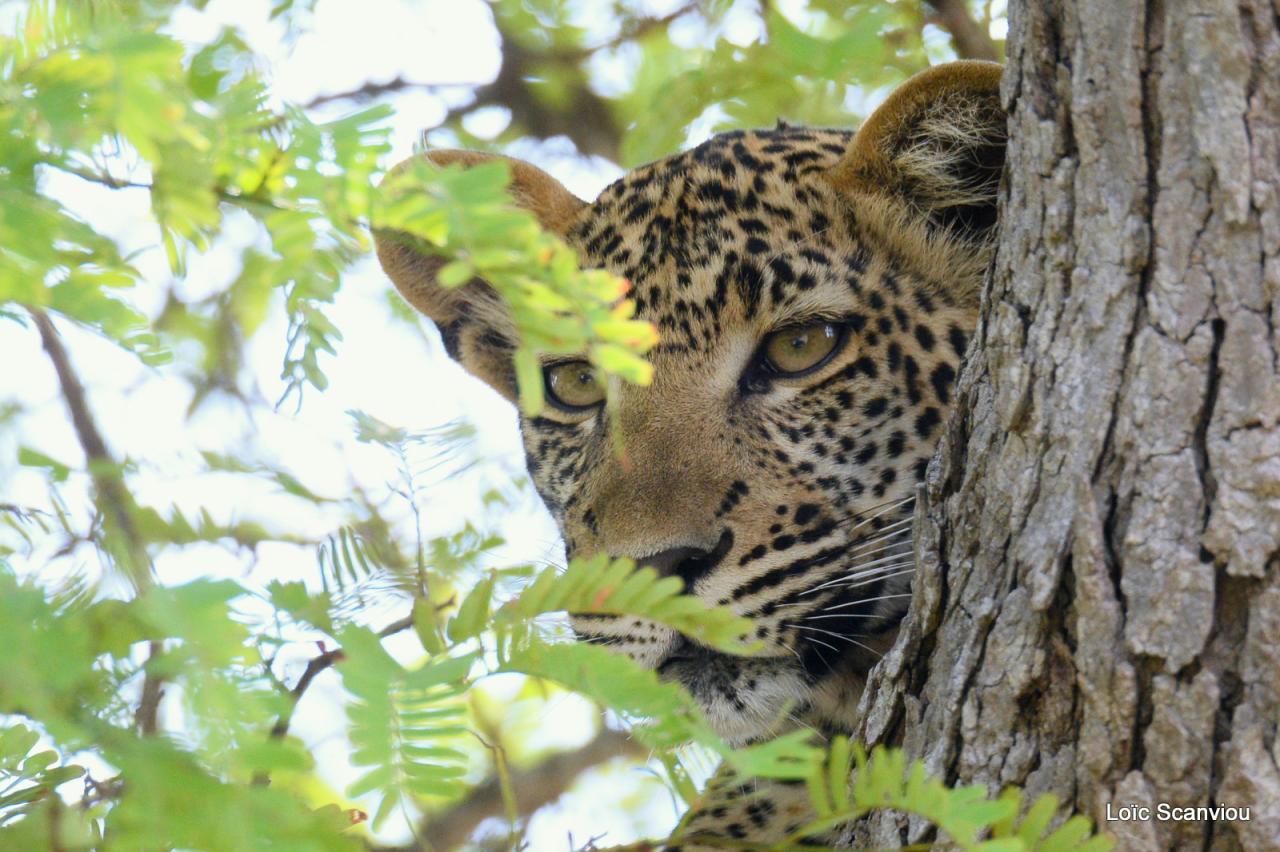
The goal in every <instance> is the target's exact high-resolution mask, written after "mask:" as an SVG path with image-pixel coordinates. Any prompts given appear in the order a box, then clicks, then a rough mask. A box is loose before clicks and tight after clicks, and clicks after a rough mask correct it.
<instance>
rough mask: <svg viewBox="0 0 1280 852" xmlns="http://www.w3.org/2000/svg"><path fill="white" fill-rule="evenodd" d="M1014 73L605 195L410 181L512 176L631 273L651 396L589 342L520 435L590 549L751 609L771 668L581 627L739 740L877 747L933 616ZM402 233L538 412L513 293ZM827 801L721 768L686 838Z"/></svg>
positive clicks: (658, 636) (427, 299)
mask: <svg viewBox="0 0 1280 852" xmlns="http://www.w3.org/2000/svg"><path fill="white" fill-rule="evenodd" d="M1001 75H1002V67H1001V66H1000V65H998V64H995V63H989V62H979V61H959V62H952V63H946V64H941V65H937V66H934V67H931V68H928V69H926V70H924V71H921V72H920V73H918V74H916V75H915V76H913V77H911V78H909V79H908V80H907V81H905V82H904V83H902V84H900V85H899V86H898V87H897V88H896V89H894V90H893V91H892V92H891V93H890V94H889V96H888V97H887V98H886V99H885V100H884V102H883V103H882V104H881V105H880V106H879V107H878V108H876V109H875V110H874V111H872V113H871V114H870V116H869V117H868V118H867V119H866V120H865V121H863V122H862V124H861V125H860V126H859V127H857V128H852V129H843V128H837V129H815V128H808V127H802V126H795V125H791V124H788V123H786V122H785V121H779V122H778V124H777V126H775V127H773V128H771V129H763V130H755V131H747V130H729V131H725V132H721V133H718V134H716V135H713V136H711V137H710V138H709V139H707V140H706V141H705V142H702V143H701V144H698V145H696V146H694V147H691V148H689V149H688V150H686V151H683V152H681V153H678V154H675V155H672V156H669V157H666V158H665V159H661V160H658V161H656V162H653V163H650V164H648V165H645V166H641V167H638V168H635V169H633V170H631V171H629V172H628V173H626V174H625V175H624V176H623V177H621V178H620V179H618V180H617V181H615V182H614V183H612V184H611V185H609V186H608V187H607V188H606V189H604V190H603V191H602V192H601V193H600V194H599V196H598V197H597V198H596V199H595V200H594V201H586V200H583V199H580V198H578V197H577V196H575V195H574V194H573V193H571V192H570V191H569V190H568V189H567V188H565V186H564V185H563V184H562V183H561V182H560V181H558V180H557V179H556V178H554V177H552V176H551V175H550V174H548V173H547V172H545V171H544V170H542V169H540V168H538V167H537V166H534V165H533V164H531V163H528V162H525V161H522V160H517V159H513V158H506V157H503V156H502V155H497V154H485V153H477V152H472V151H460V150H430V151H426V152H423V153H419V154H417V155H415V157H413V158H411V159H410V160H408V161H406V163H405V164H402V165H401V166H398V167H397V169H404V168H409V167H412V166H413V164H415V163H420V162H421V159H422V158H426V159H427V160H429V161H430V162H431V163H434V164H436V165H438V166H442V167H443V166H450V165H455V164H458V165H460V166H462V167H464V168H467V167H471V166H474V165H476V164H479V163H485V162H491V161H492V160H494V159H495V158H498V159H502V160H503V161H505V162H506V163H507V164H508V166H509V167H510V174H511V184H510V191H511V195H512V198H513V200H514V202H515V203H516V204H517V205H519V206H520V207H522V208H524V209H526V210H528V211H530V212H532V213H533V214H534V216H536V218H537V219H538V221H539V222H540V224H541V225H542V227H543V228H545V229H546V230H548V231H551V232H552V233H554V234H556V235H557V236H559V237H560V238H561V239H563V240H564V242H566V243H567V244H568V245H569V246H571V247H572V248H574V249H575V250H576V251H577V253H578V256H579V259H580V263H581V264H582V266H583V268H603V269H607V270H609V271H610V272H612V273H614V274H616V275H617V276H620V277H621V278H623V279H625V280H626V281H627V282H629V283H630V288H631V289H630V291H629V293H628V297H629V298H630V299H631V300H632V301H633V303H634V311H635V316H636V317H637V318H639V319H642V320H647V321H648V322H650V323H652V324H653V326H654V327H655V328H656V330H657V332H658V342H657V344H656V345H655V346H654V347H653V349H652V350H651V351H650V352H649V354H648V360H649V362H650V363H651V365H652V367H653V373H652V380H651V382H650V383H649V384H647V385H639V384H621V385H616V384H615V387H614V389H613V392H611V393H609V394H606V392H605V383H604V381H603V380H602V376H601V371H600V369H599V367H598V366H597V365H596V364H593V363H592V362H591V360H590V359H589V357H588V356H587V354H586V353H581V354H577V355H570V356H554V357H548V358H546V359H544V361H543V363H542V365H541V366H542V382H543V388H542V391H543V396H544V398H545V406H544V408H543V409H542V411H541V412H540V413H537V414H532V415H531V414H526V413H521V414H520V418H519V425H520V432H521V436H522V442H523V447H524V451H525V457H526V462H527V467H528V472H529V476H530V479H531V481H532V483H533V485H534V488H535V489H536V491H537V493H538V495H539V496H540V497H541V499H542V501H543V502H544V503H545V505H546V507H547V509H548V510H549V512H550V514H551V516H552V517H553V518H554V520H555V522H556V524H557V526H558V528H559V530H560V532H561V534H562V537H563V541H564V549H565V558H566V560H568V559H574V558H578V557H591V556H593V555H596V554H607V555H608V556H610V557H628V558H630V559H633V560H635V561H636V562H637V563H638V564H640V565H644V566H649V567H652V568H653V569H655V570H656V571H657V572H659V573H660V574H662V575H664V576H675V577H679V578H680V579H681V581H682V582H683V588H684V589H685V591H686V592H687V593H688V594H693V595H696V596H697V597H699V598H701V599H703V600H704V601H706V602H707V603H709V604H715V605H722V606H728V607H730V608H732V609H733V610H734V611H735V612H736V613H738V614H740V615H743V616H746V617H748V618H749V619H751V623H752V625H753V628H754V636H753V637H751V638H752V639H753V640H754V641H755V642H756V644H757V646H758V648H759V650H758V652H757V653H755V654H753V655H750V656H739V655H731V654H727V653H724V652H723V651H718V650H715V649H713V648H710V647H706V646H705V645H703V644H700V643H699V642H697V641H694V640H692V639H690V638H688V637H686V636H684V635H682V634H680V633H678V632H676V631H675V630H673V629H670V628H668V627H666V626H663V625H661V624H657V623H653V622H649V621H646V620H644V619H638V618H631V617H618V616H605V615H597V614H582V615H574V616H571V619H570V620H571V624H572V627H573V630H574V632H575V633H576V635H577V638H578V639H579V640H581V641H587V642H596V643H600V644H603V645H605V646H606V647H608V648H610V649H612V650H614V651H616V652H618V653H621V654H625V655H626V656H628V657H630V658H631V659H632V660H634V661H635V662H637V663H639V664H640V665H642V666H644V667H645V668H648V669H652V670H654V671H656V672H657V673H658V675H659V677H660V678H662V679H664V680H667V681H671V682H675V683H679V684H681V685H682V686H684V687H685V688H686V689H687V690H688V692H689V694H690V695H692V697H693V698H694V700H695V701H696V702H697V703H698V706H699V707H700V708H701V710H702V711H703V714H704V715H705V717H706V719H707V720H708V721H709V723H710V724H711V726H712V727H713V728H714V729H715V730H716V732H717V733H718V734H719V735H720V737H721V738H723V740H724V741H725V742H726V743H728V744H729V745H730V746H732V747H741V746H743V745H747V744H752V743H756V742H759V741H762V740H764V739H767V738H769V737H772V736H776V735H777V734H779V733H781V732H784V731H787V730H795V729H797V728H807V729H810V730H812V731H814V732H816V735H817V736H819V737H831V736H833V735H835V734H842V733H843V734H848V733H850V732H852V731H853V730H854V729H855V727H856V724H857V720H858V715H857V714H858V705H859V701H860V700H861V698H862V692H863V690H864V686H865V684H866V683H867V677H868V674H869V672H870V670H871V669H872V667H874V666H875V665H876V663H877V662H878V661H879V659H880V658H881V657H882V656H883V655H884V654H885V653H886V651H887V650H888V649H889V648H890V647H891V646H892V644H893V642H894V641H895V638H896V635H897V632H898V628H899V624H900V622H901V621H902V618H903V616H904V614H905V613H906V611H907V609H908V606H909V603H910V600H911V594H912V593H911V582H912V574H913V571H914V566H915V557H914V555H913V546H912V527H913V518H914V509H913V506H914V502H915V499H916V494H917V489H918V488H919V487H920V484H921V483H922V481H923V480H925V478H926V476H927V475H928V468H929V464H930V460H931V458H932V457H933V455H934V451H935V448H936V445H937V443H938V439H939V436H940V434H941V433H942V431H943V429H944V421H945V418H946V417H947V416H948V413H949V412H950V411H951V408H952V405H953V401H954V398H955V395H956V382H957V376H958V373H959V371H960V368H961V366H962V362H963V359H964V357H965V355H966V352H967V350H968V348H969V346H970V341H971V338H972V336H973V333H974V329H975V327H976V325H977V320H978V314H979V308H980V293H981V287H982V281H983V277H984V274H985V271H986V270H987V268H988V266H989V265H990V262H991V259H992V256H993V254H994V251H995V248H994V246H995V233H996V231H995V227H996V224H997V221H998V206H999V194H1000V186H1001V174H1002V171H1003V169H1004V161H1005V149H1006V146H1007V131H1006V111H1005V109H1004V108H1003V105H1002V102H1001V96H1000V80H1001ZM636 132H642V129H637V131H636ZM391 173H392V174H395V173H396V169H393V170H392V172H391ZM401 191H411V190H405V189H402V190H401ZM374 237H375V244H376V250H377V254H378V258H379V260H380V262H381V264H382V267H383V269H384V271H385V273H386V274H387V276H388V277H389V278H390V279H391V281H392V283H393V284H394V285H395V287H396V288H397V289H398V290H399V292H400V293H401V294H402V295H403V296H404V298H405V299H406V300H407V301H408V302H409V303H410V304H411V305H412V306H413V307H415V308H416V309H417V310H418V311H420V312H421V313H423V314H425V315H426V316H427V317H428V318H429V319H431V320H432V321H434V323H435V325H436V326H437V328H438V330H439V333H440V337H441V340H442V341H443V345H444V348H445V350H446V351H447V352H448V354H449V355H450V356H451V357H452V358H453V359H455V360H456V361H457V362H459V363H460V364H461V365H462V366H463V367H464V368H465V369H466V370H467V371H469V372H470V373H471V374H473V375H474V376H476V377H478V378H479V379H481V380H482V381H484V382H486V383H487V384H488V385H489V386H490V387H492V388H494V389H495V390H496V391H497V392H498V393H499V394H501V395H502V396H503V397H505V398H506V399H508V400H510V401H512V402H513V403H518V402H519V399H518V389H517V381H516V372H515V368H514V363H513V355H514V352H515V349H516V347H517V344H518V343H519V337H518V334H517V333H516V326H515V323H514V320H513V318H512V316H511V314H510V312H509V309H508V308H507V307H505V305H504V303H503V301H502V299H501V298H500V297H499V296H498V294H497V293H496V292H495V290H494V289H493V288H492V287H490V286H489V285H488V284H486V283H485V282H484V281H483V280H472V281H469V282H466V283H465V284H464V285H463V286H460V287H446V286H443V285H442V284H441V283H440V282H439V280H438V278H437V275H438V273H439V270H440V269H441V268H442V265H443V264H444V262H445V261H444V260H443V259H442V258H440V257H436V256H434V255H432V254H431V253H429V252H424V251H422V250H420V247H419V246H417V245H415V244H414V243H413V241H412V240H410V239H406V238H405V235H404V234H401V233H398V232H395V231H392V230H383V231H375V234H374ZM606 396H608V405H607V406H606ZM619 446H621V447H623V452H619V451H618V447H619ZM807 802H808V799H807V795H806V793H805V788H804V786H803V785H802V784H801V785H795V784H783V783H777V782H774V783H766V782H755V783H741V782H737V781H733V780H729V781H726V782H724V783H720V780H719V777H717V779H713V781H712V784H711V785H710V787H709V790H708V793H707V794H706V795H705V796H704V797H703V800H702V803H701V804H700V805H699V806H698V807H695V808H694V809H692V810H691V811H690V812H689V813H688V814H686V815H685V817H684V819H682V821H681V823H680V827H679V829H678V831H677V832H676V835H674V836H673V837H672V838H671V839H669V841H668V846H667V848H669V849H681V848H683V849H697V848H724V847H725V846H726V845H728V846H733V845H735V844H736V843H741V844H744V845H745V844H752V845H753V847H754V848H759V847H760V846H761V845H762V844H763V845H766V846H767V845H769V844H775V843H779V842H781V841H782V840H783V839H784V838H786V837H788V836H790V835H792V834H793V833H794V832H796V831H797V830H798V829H799V828H800V827H801V826H802V825H803V824H804V823H805V821H806V820H807V819H810V818H811V816H812V815H811V814H810V813H809V811H808V804H807ZM818 841H821V842H830V838H829V837H828V838H827V839H825V840H823V838H822V837H821V836H819V838H818V839H817V840H811V841H805V842H818Z"/></svg>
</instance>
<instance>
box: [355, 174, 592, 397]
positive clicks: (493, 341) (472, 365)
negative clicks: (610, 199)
mask: <svg viewBox="0 0 1280 852" xmlns="http://www.w3.org/2000/svg"><path fill="white" fill-rule="evenodd" d="M424 160H425V161H427V162H430V163H433V164H435V165H437V166H448V165H451V164H454V163H459V164H461V165H462V166H464V167H470V166H474V165H476V164H478V163H486V162H493V161H495V160H501V161H503V162H506V163H507V164H508V165H509V166H510V168H511V184H510V191H511V195H512V198H513V199H514V200H515V202H516V203H517V204H519V205H520V206H521V207H523V208H525V209H526V210H528V211H529V212H531V213H533V214H534V216H536V217H537V218H538V221H539V222H541V223H542V226H543V227H544V228H546V229H547V230H549V231H552V232H554V233H556V234H559V235H560V236H564V235H565V234H567V233H568V231H569V228H570V226H571V225H572V223H573V221H574V218H575V217H576V216H577V215H578V213H579V212H580V211H581V210H582V208H583V207H584V206H586V202H585V201H583V200H582V199H580V198H578V197H577V196H575V195H574V194H573V193H571V192H569V190H568V189H566V188H565V187H564V185H563V184H561V183H560V182H559V181H558V180H556V179H555V178H553V177H552V176H551V175H549V174H547V173H546V172H544V171H543V170H542V169H540V168H538V167H537V166H535V165H533V164H531V163H526V162H525V161H523V160H517V159H514V158H512V157H502V156H499V155H496V154H481V153H478V152H475V151H451V150H441V151H429V152H427V153H426V154H419V155H417V156H414V157H410V158H409V159H408V160H405V161H404V162H402V163H399V164H398V165H396V166H395V167H394V168H392V169H391V171H390V172H389V173H388V175H387V178H386V182H390V181H392V180H393V179H394V178H395V177H396V176H397V175H400V174H403V173H404V172H406V171H410V170H411V169H412V168H413V167H414V166H416V165H418V164H420V163H421V162H423V161H424ZM396 191H397V192H411V191H412V188H411V187H404V186H397V187H396ZM373 237H374V244H375V245H376V247H377V251H378V261H379V262H380V263H381V264H382V268H383V270H384V271H385V272H386V273H387V275H388V277H390V278H391V281H392V282H393V283H394V284H395V285H396V289H398V290H399V291H400V295H402V296H404V298H405V300H406V301H408V302H409V304H411V305H413V306H414V307H415V308H417V309H418V310H419V311H421V312H422V313H424V314H426V315H427V316H428V317H430V318H431V320H432V321H434V322H435V324H436V326H437V327H438V328H439V329H440V337H441V339H443V340H444V345H445V349H446V350H447V351H448V352H449V355H450V356H451V357H452V358H453V359H454V360H456V361H458V362H459V363H460V364H462V366H463V367H465V368H466V369H467V370H468V371H469V372H470V373H472V374H474V375H476V376H478V377H479V378H481V379H483V380H484V381H485V382H487V383H488V384H489V385H490V386H491V387H492V388H493V389H494V390H496V391H498V393H500V394H502V395H503V396H505V397H506V398H507V399H509V400H512V401H514V400H515V396H516V381H515V370H514V368H513V367H512V362H511V355H512V352H513V350H514V349H515V345H516V329H515V323H514V322H513V321H512V319H511V313H510V311H509V310H508V309H507V306H506V305H505V304H504V303H503V301H502V299H501V297H500V296H499V295H498V294H497V292H496V291H495V290H494V289H493V288H492V287H490V286H489V285H488V284H486V283H485V282H484V281H481V280H479V279H473V280H471V281H469V282H467V283H466V284H464V285H462V286H461V287H443V286H441V285H440V283H439V282H438V281H437V280H436V275H437V273H439V271H440V269H441V268H442V267H444V265H445V264H446V263H447V261H446V260H445V259H444V258H441V257H437V256H434V255H430V254H424V253H423V252H421V251H419V250H418V249H416V248H415V247H414V243H415V241H414V239H413V238H412V237H409V236H408V235H407V234H404V233H401V232H398V231H391V230H385V229H378V230H375V231H374V235H373Z"/></svg>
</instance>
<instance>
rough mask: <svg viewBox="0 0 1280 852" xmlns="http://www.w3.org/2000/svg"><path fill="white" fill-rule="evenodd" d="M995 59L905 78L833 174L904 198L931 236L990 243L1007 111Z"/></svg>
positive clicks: (859, 189)
mask: <svg viewBox="0 0 1280 852" xmlns="http://www.w3.org/2000/svg"><path fill="white" fill-rule="evenodd" d="M1002 70H1003V68H1002V66H1000V65H998V64H996V63H994V62H975V61H966V62H951V63H948V64H946V65H937V66H934V67H933V68H929V69H927V70H925V71H922V72H920V73H919V74H916V75H915V76H914V77H912V78H911V79H910V80H908V81H907V82H905V83H903V84H902V85H901V86H899V87H898V88H897V89H896V90H894V92H893V94H891V95H890V96H889V98H888V99H887V100H886V101H885V102H884V104H882V105H881V106H880V108H879V109H877V110H876V111H875V112H874V113H873V114H872V115H871V117H870V118H869V119H867V121H866V123H864V124H863V125H862V127H861V128H859V130H858V132H857V134H856V135H855V136H854V138H853V142H852V143H850V145H849V150H848V151H847V152H846V153H845V155H844V157H843V158H842V159H841V161H840V163H839V164H838V165H837V166H836V167H835V169H834V170H833V171H832V173H831V181H832V183H833V185H834V186H835V187H836V188H837V189H838V190H839V191H842V192H844V193H848V194H853V195H858V196H863V197H866V196H871V197H879V198H881V199H885V198H887V199H890V200H892V201H894V202H897V203H898V204H902V203H905V204H906V205H907V207H908V208H909V209H910V210H911V211H912V213H913V214H916V215H918V216H919V217H923V219H924V221H925V225H926V227H927V229H928V230H929V231H930V232H931V233H937V232H938V231H940V230H941V231H943V232H945V234H946V235H948V236H954V237H959V238H960V239H961V240H963V241H964V242H966V243H974V242H978V243H984V242H985V241H986V239H987V237H988V236H989V235H990V233H991V231H992V227H993V226H994V225H995V221H996V193H997V190H998V188H999V184H1000V172H1001V170H1002V169H1003V168H1004V155H1005V143H1006V138H1007V132H1006V128H1005V113H1004V109H1003V108H1002V107H1001V105H1000V75H1001V72H1002Z"/></svg>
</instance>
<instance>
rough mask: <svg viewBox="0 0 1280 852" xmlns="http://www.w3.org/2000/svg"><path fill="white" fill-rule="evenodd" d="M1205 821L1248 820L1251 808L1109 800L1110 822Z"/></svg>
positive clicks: (1108, 818)
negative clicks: (1130, 802) (1118, 802)
mask: <svg viewBox="0 0 1280 852" xmlns="http://www.w3.org/2000/svg"><path fill="white" fill-rule="evenodd" d="M1153 819H1154V820H1155V821H1156V822H1192V821H1196V822H1204V821H1212V822H1216V821H1218V820H1229V821H1232V822H1248V821H1249V809H1248V808H1237V807H1232V806H1230V805H1213V806H1212V807H1204V806H1202V807H1178V806H1177V805H1171V804H1169V803H1167V802H1159V803H1157V804H1156V805H1155V806H1154V807H1151V806H1149V805H1117V804H1114V803H1112V802H1107V821H1108V822H1150V821H1151V820H1153Z"/></svg>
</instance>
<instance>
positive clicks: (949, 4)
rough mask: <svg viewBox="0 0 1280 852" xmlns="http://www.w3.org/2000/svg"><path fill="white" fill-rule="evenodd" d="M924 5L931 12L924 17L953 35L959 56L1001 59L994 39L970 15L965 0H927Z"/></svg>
mask: <svg viewBox="0 0 1280 852" xmlns="http://www.w3.org/2000/svg"><path fill="white" fill-rule="evenodd" d="M924 5H925V8H926V11H927V12H928V14H927V15H926V18H925V19H926V20H927V21H928V22H929V23H931V24H936V25H937V26H939V27H942V28H943V29H944V30H946V31H947V32H948V33H950V34H951V40H952V42H953V43H954V44H955V48H956V55H957V56H959V57H960V58H961V59H986V60H988V61H990V62H999V61H1000V51H998V50H997V49H996V45H995V42H993V41H992V40H991V37H990V36H989V35H987V33H985V32H983V30H982V27H981V26H980V25H979V24H978V22H977V21H975V20H974V19H973V16H972V15H970V14H969V7H968V4H967V3H966V0H925V4H924Z"/></svg>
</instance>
